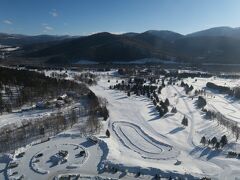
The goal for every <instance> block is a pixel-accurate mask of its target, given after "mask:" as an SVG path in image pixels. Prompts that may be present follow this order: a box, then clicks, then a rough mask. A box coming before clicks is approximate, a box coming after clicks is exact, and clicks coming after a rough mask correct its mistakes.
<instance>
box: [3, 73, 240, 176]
mask: <svg viewBox="0 0 240 180" xmlns="http://www.w3.org/2000/svg"><path fill="white" fill-rule="evenodd" d="M92 73H95V74H97V75H98V76H99V79H100V80H99V81H98V84H97V85H95V86H91V87H90V89H91V90H92V91H93V92H94V93H95V94H96V95H97V96H99V97H103V98H106V99H107V101H108V104H107V107H108V109H109V115H110V116H109V119H108V120H107V121H106V122H103V129H102V131H101V133H100V134H99V135H98V136H97V137H98V138H99V139H100V142H99V143H97V144H93V143H91V142H90V141H89V140H88V139H86V138H85V137H80V133H79V129H78V128H77V125H76V126H74V127H73V128H72V129H70V130H68V131H65V132H63V133H61V134H59V135H58V136H56V137H53V138H52V139H51V140H50V141H47V142H45V143H40V144H37V145H29V146H28V147H26V148H24V149H20V150H19V151H17V152H16V153H15V154H18V153H19V152H21V151H24V152H25V155H24V156H23V157H22V158H15V157H14V158H13V159H14V161H17V162H18V164H19V165H18V167H17V168H13V169H11V172H8V173H7V171H6V168H5V167H6V162H8V161H9V159H8V157H6V156H2V157H1V158H0V168H1V169H0V172H1V173H0V179H4V178H6V177H7V174H8V175H10V174H12V173H13V172H18V174H17V175H14V176H15V177H20V176H21V175H24V179H36V180H37V179H52V178H53V177H55V176H58V175H59V174H80V175H81V177H84V178H86V179H90V178H97V177H99V178H113V179H118V178H122V179H136V178H138V179H152V178H153V177H154V176H155V175H156V174H159V175H160V176H161V177H165V178H169V177H170V176H171V177H173V178H174V177H185V178H187V179H194V178H200V177H205V176H206V177H210V178H212V179H227V180H228V179H238V178H239V177H240V168H239V167H240V160H238V159H236V158H226V153H227V151H229V150H232V151H237V152H238V151H240V144H239V141H237V142H236V141H235V138H234V137H233V135H232V134H231V133H230V132H228V131H227V129H226V128H225V127H223V126H220V125H218V124H217V122H216V121H213V120H207V119H205V117H204V113H203V112H201V110H200V109H198V108H197V107H196V100H197V97H194V98H192V97H191V96H189V95H186V94H185V91H184V89H183V88H182V87H180V86H177V85H169V86H166V87H165V88H163V89H162V93H161V94H160V95H159V98H160V99H162V100H165V99H166V98H168V99H169V101H170V108H171V107H176V108H177V113H175V114H174V113H170V112H169V113H167V114H166V115H164V116H163V117H161V118H160V117H159V113H158V112H157V111H156V108H155V106H154V105H153V103H152V100H150V99H148V98H147V97H145V96H135V95H131V96H130V97H128V96H127V94H126V93H125V92H121V91H117V90H110V89H109V86H110V85H113V84H115V83H116V80H121V77H119V76H117V75H116V74H117V73H116V71H111V72H103V73H100V72H92ZM108 80H110V82H108ZM208 81H209V82H215V83H216V84H219V85H224V84H225V83H226V84H227V85H228V86H231V87H234V86H236V85H237V84H238V83H240V82H239V80H230V79H229V80H226V79H219V78H197V81H195V79H191V78H189V79H184V82H186V83H188V84H189V85H193V86H194V89H202V88H204V87H205V86H206V83H207V82H208ZM206 98H207V103H208V105H207V106H208V108H210V107H212V108H216V109H217V110H218V111H220V112H221V113H223V114H224V115H225V116H227V117H228V118H231V119H232V120H234V121H237V122H238V121H240V120H239V118H238V117H240V116H239V115H240V114H239V112H240V105H239V102H238V101H237V100H234V99H231V98H229V97H226V96H224V95H222V94H217V93H214V92H211V91H207V95H206ZM169 110H170V109H169ZM184 116H186V117H187V118H188V126H187V127H183V126H182V124H181V121H182V119H183V117H184ZM0 117H1V116H0ZM3 119H4V117H2V119H1V120H2V121H3ZM5 119H8V117H7V116H5ZM106 129H108V130H109V131H110V138H106V136H105V131H106ZM222 135H226V136H227V138H228V141H229V143H228V145H226V146H225V147H224V148H223V149H221V150H214V149H211V148H209V147H204V146H203V145H201V144H200V139H201V137H202V136H205V137H206V138H207V139H211V138H212V137H214V136H215V137H217V138H218V140H220V138H221V136H222ZM60 150H67V151H68V152H69V156H68V161H67V162H65V163H62V164H61V163H59V162H58V161H59V159H58V158H57V156H56V154H57V153H58V151H60ZM80 150H84V151H85V152H86V156H84V157H78V156H77V154H78V153H79V151H80ZM39 153H42V154H43V156H42V157H39V158H36V155H37V154H39ZM36 159H39V161H38V160H36ZM53 164H54V165H53ZM109 167H115V168H117V169H118V172H114V173H113V172H110V173H109V172H107V171H106V169H107V168H109ZM38 171H39V172H38ZM138 172H140V174H139V175H140V176H136V174H137V173H138ZM9 178H11V177H9Z"/></svg>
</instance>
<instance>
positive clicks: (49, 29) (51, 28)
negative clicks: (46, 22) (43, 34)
mask: <svg viewBox="0 0 240 180" xmlns="http://www.w3.org/2000/svg"><path fill="white" fill-rule="evenodd" d="M44 29H45V30H47V31H52V30H53V27H51V26H45V27H44Z"/></svg>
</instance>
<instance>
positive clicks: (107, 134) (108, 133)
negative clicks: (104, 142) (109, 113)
mask: <svg viewBox="0 0 240 180" xmlns="http://www.w3.org/2000/svg"><path fill="white" fill-rule="evenodd" d="M106 136H107V137H108V138H109V137H110V132H109V130H108V129H107V131H106Z"/></svg>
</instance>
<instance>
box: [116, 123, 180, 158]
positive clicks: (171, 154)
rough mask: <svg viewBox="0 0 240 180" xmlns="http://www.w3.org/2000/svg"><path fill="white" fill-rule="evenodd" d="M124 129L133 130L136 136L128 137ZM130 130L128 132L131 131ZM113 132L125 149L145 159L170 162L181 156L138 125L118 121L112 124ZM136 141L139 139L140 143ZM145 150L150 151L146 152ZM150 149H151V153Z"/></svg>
mask: <svg viewBox="0 0 240 180" xmlns="http://www.w3.org/2000/svg"><path fill="white" fill-rule="evenodd" d="M124 127H125V128H126V127H128V128H129V127H130V128H132V129H133V130H134V132H135V134H134V136H128V135H127V133H126V132H125V131H124V130H123V129H124ZM128 128H127V130H129V129H128ZM112 130H113V132H114V133H115V134H116V136H117V137H118V139H119V140H120V142H121V143H122V144H123V145H124V146H125V147H127V148H128V149H131V150H133V151H134V152H136V153H138V154H140V155H141V157H143V158H145V159H154V160H168V159H173V158H176V157H177V156H178V155H179V152H178V151H176V150H175V149H173V147H172V146H170V145H168V144H165V143H162V142H160V141H158V140H156V139H154V138H153V137H151V136H150V135H149V134H147V133H146V132H144V131H143V130H142V128H141V127H139V126H138V125H136V124H133V123H130V122H125V121H117V122H113V123H112ZM136 139H139V140H140V141H138V143H136V142H134V141H135V140H136ZM141 140H143V141H145V142H143V141H141ZM152 147H155V148H152ZM144 148H146V149H147V148H148V149H147V150H146V149H144ZM151 148H152V149H151ZM149 149H151V151H150V150H149Z"/></svg>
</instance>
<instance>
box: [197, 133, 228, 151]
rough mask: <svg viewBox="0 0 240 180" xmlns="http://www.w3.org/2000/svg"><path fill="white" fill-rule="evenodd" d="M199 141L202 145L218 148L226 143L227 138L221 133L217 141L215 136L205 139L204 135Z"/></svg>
mask: <svg viewBox="0 0 240 180" xmlns="http://www.w3.org/2000/svg"><path fill="white" fill-rule="evenodd" d="M200 143H201V144H203V145H204V146H206V145H208V146H209V145H212V147H214V148H215V149H219V148H220V147H221V148H223V147H224V146H225V145H226V144H227V143H228V140H227V136H226V135H223V136H222V137H221V139H220V141H219V142H218V140H217V138H216V137H213V138H212V139H208V140H207V139H206V137H205V136H203V137H202V138H201V141H200Z"/></svg>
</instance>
